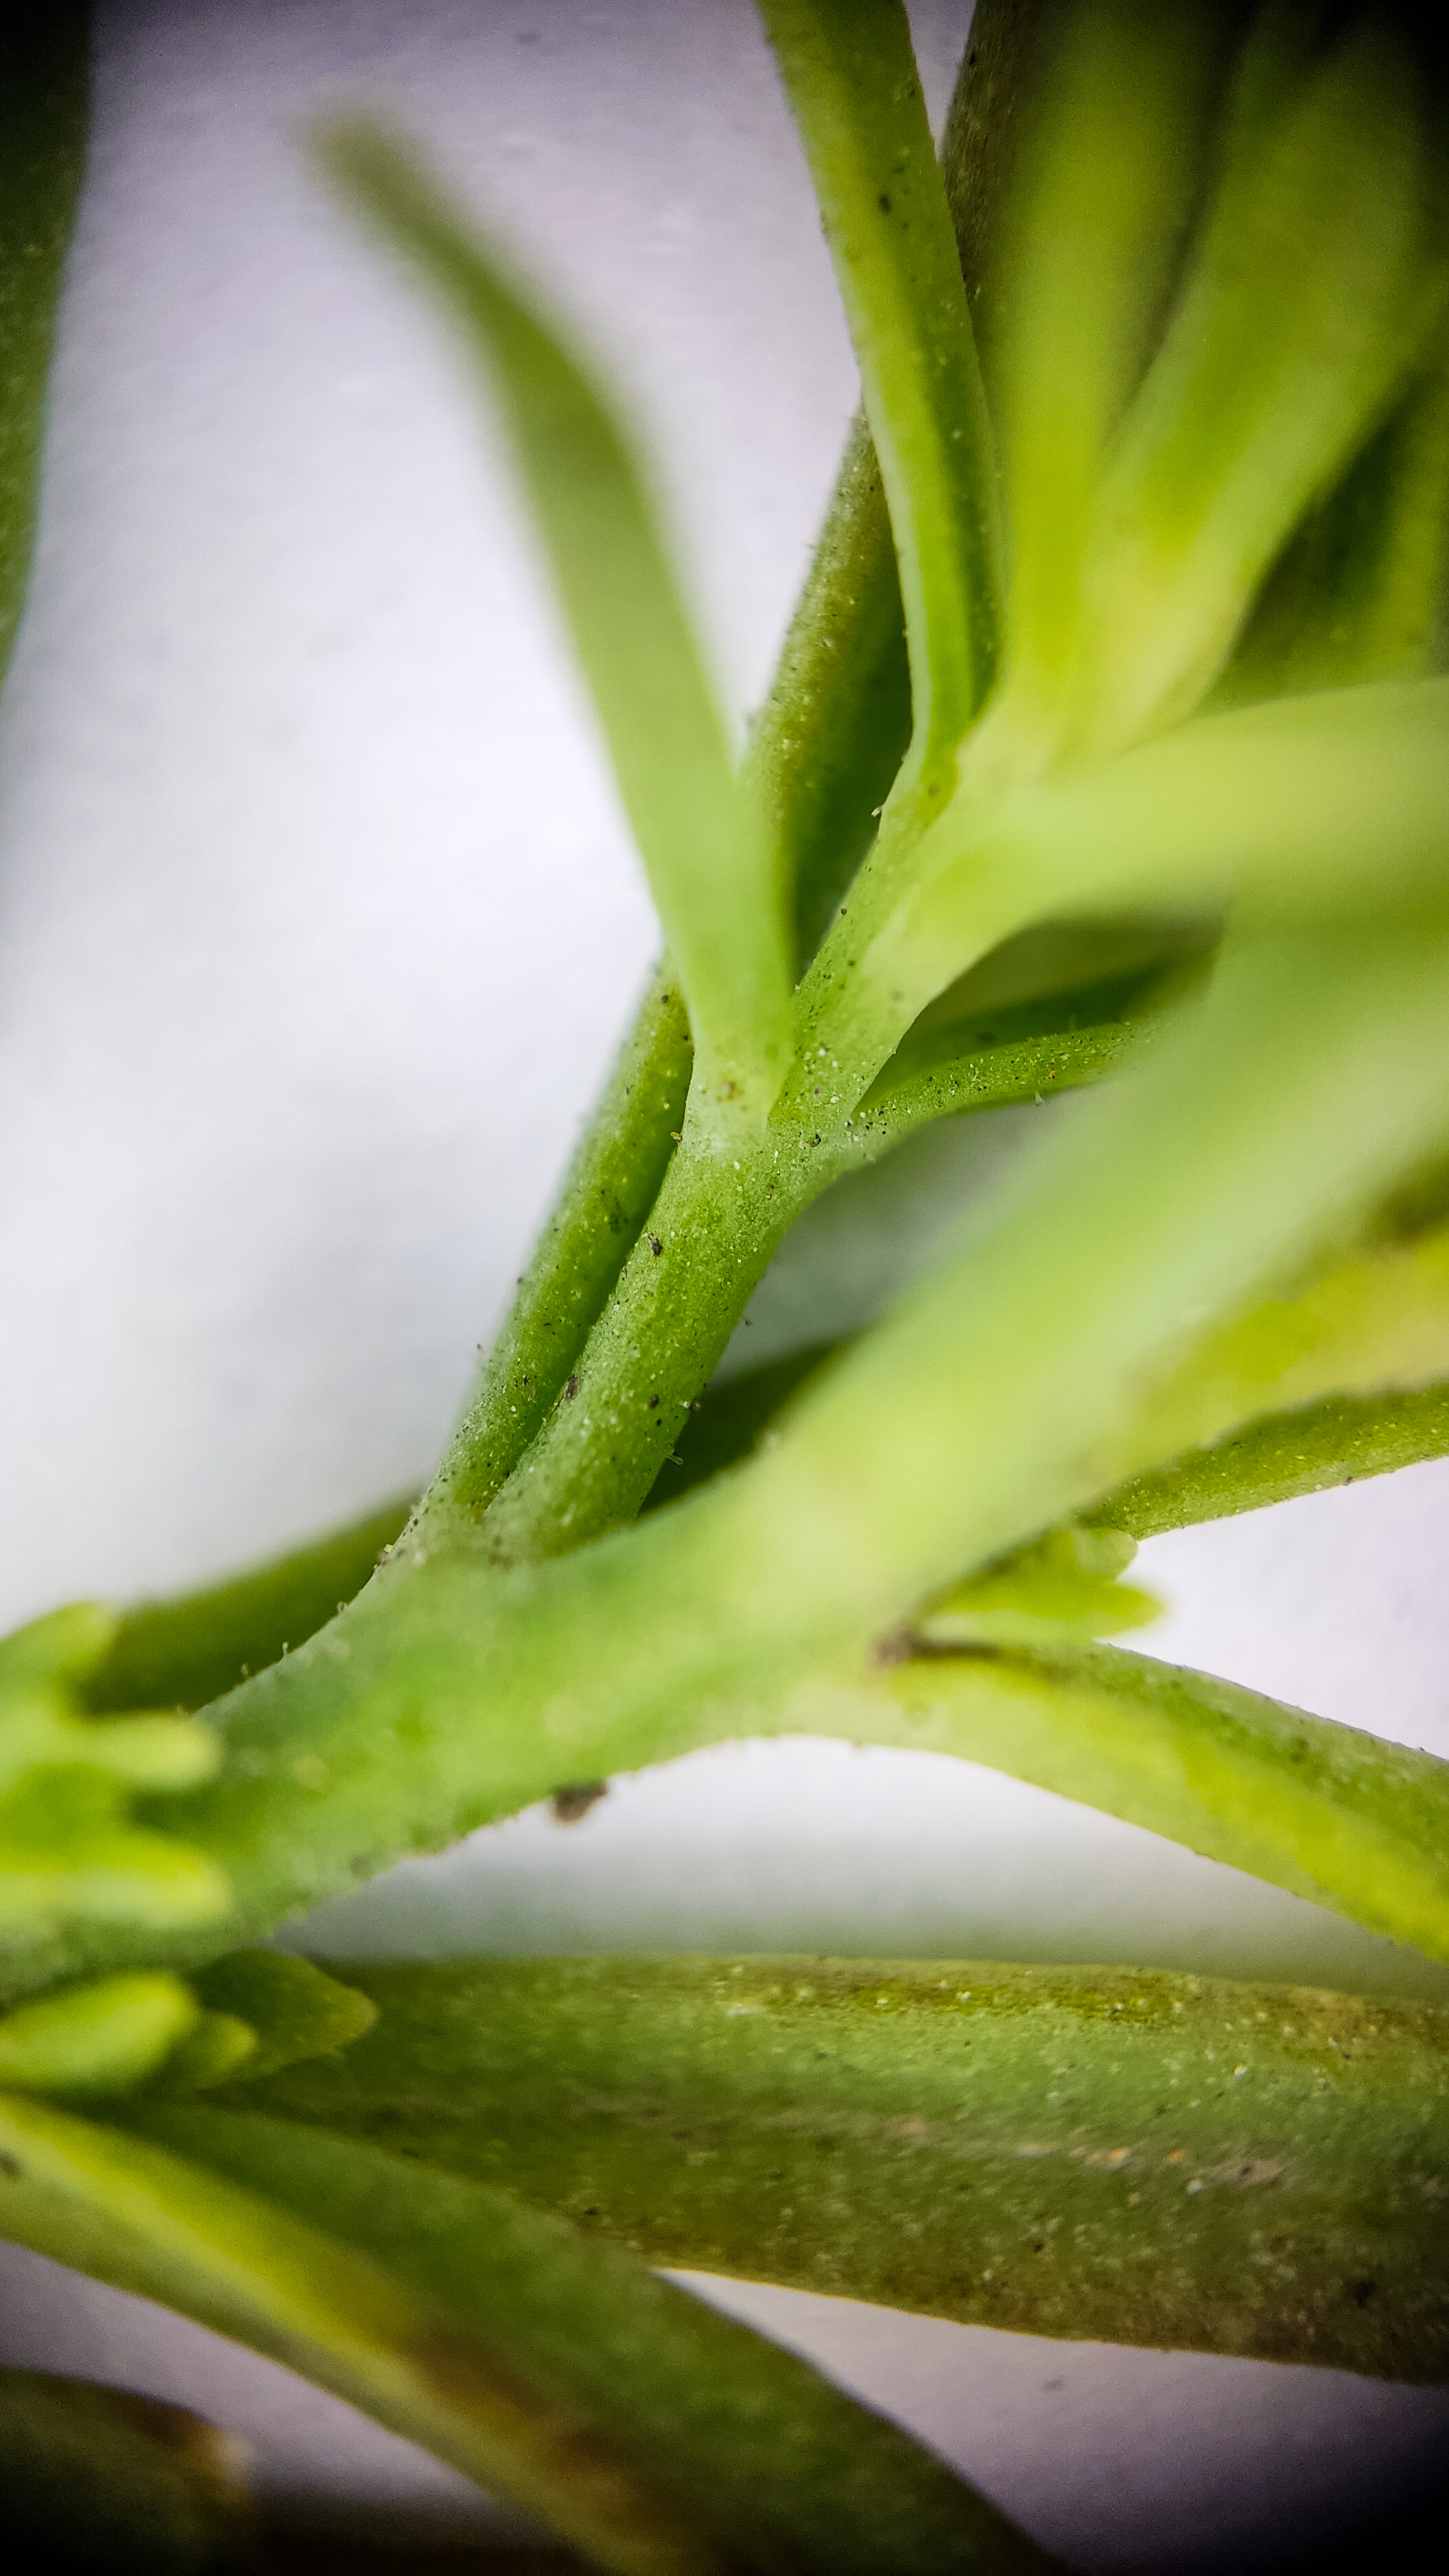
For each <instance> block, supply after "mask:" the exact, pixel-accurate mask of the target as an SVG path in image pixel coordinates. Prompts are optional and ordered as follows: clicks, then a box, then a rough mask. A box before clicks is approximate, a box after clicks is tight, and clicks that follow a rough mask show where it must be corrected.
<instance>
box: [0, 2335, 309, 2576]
mask: <svg viewBox="0 0 1449 2576" xmlns="http://www.w3.org/2000/svg"><path fill="white" fill-rule="evenodd" d="M253 2536H254V2534H253V2528H252V2525H251V2518H250V2515H249V2514H248V2512H247V2507H246V2495H245V2489H244V2486H243V2482H242V2476H241V2470H240V2466H239V2460H238V2455H237V2452H236V2449H235V2447H234V2446H233V2445H232V2444H231V2443H230V2442H229V2441H228V2440H227V2438H226V2436H225V2434H223V2433H220V2432H218V2431H217V2429H216V2427H215V2425H213V2424H208V2423H207V2422H206V2421H205V2419H204V2418H203V2417H202V2416H200V2415H193V2414H191V2413H189V2412H188V2411H187V2410H186V2409H185V2408H184V2407H180V2406H163V2405H162V2404H160V2402H159V2401H158V2400H157V2399H156V2398H154V2397H136V2396H132V2395H131V2394H130V2393H129V2392H128V2391H126V2390H123V2389H119V2388H104V2387H100V2386H98V2385H97V2384H96V2383H95V2382H94V2381H90V2380H84V2379H59V2378H54V2377H52V2376H50V2375H49V2374H48V2373H45V2372H42V2371H32V2370H6V2371H0V2541H3V2542H8V2544H9V2546H10V2548H11V2549H12V2550H13V2551H16V2552H17V2553H18V2555H17V2556H16V2557H15V2558H14V2559H13V2560H12V2562H11V2563H12V2565H14V2566H15V2567H16V2569H17V2571H19V2570H24V2571H26V2576H29V2571H30V2570H31V2569H35V2570H37V2571H40V2570H46V2571H50V2570H55V2571H57V2576H111V2571H115V2576H223V2571H224V2570H225V2571H228V2576H230V2571H237V2576H240V2571H241V2570H243V2569H248V2568H251V2567H253V2566H258V2567H259V2566H260V2564H261V2562H260V2560H254V2559H253V2557H252V2555H251V2549H250V2545H249V2544H250V2542H251V2540H252V2538H253Z"/></svg>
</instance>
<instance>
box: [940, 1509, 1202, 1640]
mask: <svg viewBox="0 0 1449 2576" xmlns="http://www.w3.org/2000/svg"><path fill="white" fill-rule="evenodd" d="M1136 1552H1137V1549H1136V1542H1135V1540H1133V1539H1131V1538H1129V1537H1128V1536H1127V1534H1126V1532H1125V1531H1123V1530H1118V1529H1112V1528H1110V1527H1108V1526H1104V1525H1099V1526H1096V1527H1093V1528H1086V1527H1083V1526H1082V1525H1080V1524H1079V1523H1077V1522H1074V1521H1068V1522H1065V1523H1064V1524H1063V1525H1062V1527H1061V1528H1059V1529H1054V1530H1048V1531H1046V1532H1045V1534H1044V1535H1043V1536H1042V1537H1041V1538H1039V1539H1033V1540H1032V1541H1031V1542H1030V1544H1029V1545H1028V1546H1026V1547H1023V1548H1018V1549H1017V1550H1016V1551H1015V1553H1014V1554H1013V1555H1011V1556H1009V1557H1003V1559H1002V1560H1001V1562H1000V1564H998V1565H994V1566H988V1567H987V1568H986V1569H985V1571H984V1572H983V1573H981V1574H977V1575H972V1576H971V1577H970V1578H969V1579H968V1581H966V1582H965V1583H956V1584H953V1585H952V1586H951V1588H950V1590H949V1591H948V1592H943V1593H939V1594H938V1595H937V1596H936V1598H935V1600H933V1601H931V1602H930V1603H928V1605H927V1608H926V1611H925V1614H924V1616H923V1617H922V1618H921V1619H920V1621H919V1622H918V1623H917V1627H918V1633H919V1634H920V1636H921V1637H922V1639H923V1640H924V1641H925V1643H926V1644H927V1645H930V1646H932V1647H936V1646H972V1645H1001V1646H1013V1645H1024V1646H1031V1645H1041V1644H1049V1643H1051V1642H1052V1641H1054V1640H1055V1639H1058V1638H1062V1637H1115V1636H1119V1635H1120V1634H1121V1633H1122V1632H1123V1630H1124V1629H1128V1628H1146V1627H1148V1626H1150V1624H1151V1622H1152V1621H1153V1620H1154V1619H1156V1618H1157V1617H1158V1616H1159V1614H1160V1612H1161V1609H1162V1603H1161V1602H1160V1601H1159V1600H1158V1599H1157V1596H1156V1594H1155V1593H1151V1592H1143V1591H1141V1590H1140V1589H1139V1588H1138V1587H1137V1586H1136V1585H1134V1584H1130V1583H1123V1582H1122V1580H1121V1577H1122V1575H1123V1574H1124V1572H1125V1571H1126V1569H1127V1567H1128V1566H1129V1565H1130V1564H1131V1562H1132V1559H1133V1557H1134V1556H1135V1554H1136Z"/></svg>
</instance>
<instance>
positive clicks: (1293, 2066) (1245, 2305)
mask: <svg viewBox="0 0 1449 2576" xmlns="http://www.w3.org/2000/svg"><path fill="white" fill-rule="evenodd" d="M350 1973H352V1974H355V1975H356V1976H357V1977H358V1979H359V1981H360V1982H361V1983H362V1984H363V1985H364V1986H365V1987H366V1989H367V1991H368V1993H369V1994H371V1995H372V1996H373V1997H374V1999H375V2000H376V2002H377V2004H378V2006H379V2017H378V2021H377V2025H376V2027H375V2029H374V2030H373V2031H371V2032H370V2033H369V2035H368V2037H367V2038H366V2039H365V2040H363V2041H361V2042H360V2043H359V2045H358V2046H357V2047H356V2048H355V2049H354V2050H352V2051H351V2052H350V2054H349V2055H348V2056H347V2057H346V2058H345V2059H343V2060H342V2061H341V2062H340V2063H339V2064H337V2065H336V2066H335V2067H323V2066H320V2065H318V2066H313V2067H298V2068H297V2069H295V2071H293V2072H292V2073H289V2074H287V2075H285V2076H280V2077H278V2078H276V2079H275V2080H274V2081H273V2082H272V2083H271V2084H270V2085H269V2086H268V2087H267V2090H266V2101H267V2106H268V2108H269V2110H271V2111H273V2112H275V2113H280V2114H281V2115H282V2116H284V2117H286V2118H289V2119H295V2120H300V2121H306V2122H316V2123H319V2124H320V2125H321V2126H322V2127H324V2128H328V2129H333V2130H340V2131H346V2132H348V2133H349V2134H351V2135H354V2136H358V2137H361V2138H368V2139H372V2140H375V2141H376V2142H377V2143H379V2144H382V2145H387V2146H390V2147H392V2148H393V2149H394V2150H395V2151H398V2152H406V2153H407V2154H409V2155H412V2156H416V2157H420V2158H423V2159H426V2160H427V2161H428V2162H430V2163H433V2164H435V2165H438V2166H440V2167H442V2168H443V2169H444V2170H447V2171H451V2172H454V2173H457V2174H461V2175H467V2176H471V2177H474V2178H476V2179H477V2180H479V2181H482V2182H487V2183H496V2182H499V2181H501V2180H503V2179H504V2178H506V2179H507V2181H508V2183H509V2185H510V2187H511V2188H512V2189H513V2190H515V2191H517V2192H518V2193H520V2194H521V2195H522V2196H523V2197H524V2198H525V2199H528V2200H530V2201H533V2202H535V2203H537V2204H538V2205H539V2206H541V2207H544V2208H550V2209H557V2210H560V2211H562V2212H565V2213H566V2214H568V2215H569V2216H571V2217H573V2218H575V2219H576V2220H581V2221H583V2222H585V2223H586V2224H587V2225H588V2226H589V2227H591V2228H594V2229H597V2230H599V2231H601V2232H602V2233H604V2234H606V2235H608V2236H611V2237H614V2238H616V2239H617V2240H618V2241H619V2242H621V2243H623V2244H626V2245H629V2246H632V2247H634V2248H635V2249H636V2250H637V2251H638V2252H639V2253H640V2254H642V2255H643V2256H644V2258H645V2259H646V2260H647V2261H649V2262H653V2263H667V2264H689V2265H695V2266H698V2267H699V2268H700V2269H701V2270H704V2271H709V2272H719V2273H724V2274H733V2275H735V2276H737V2277H744V2278H746V2279H749V2280H771V2281H784V2282H787V2283H790V2284H792V2285H793V2286H795V2287H798V2288H801V2289H812V2290H824V2291H830V2292H833V2293H835V2294H836V2295H843V2296H846V2297H853V2298H866V2299H878V2300H881V2301H882V2302H884V2303H886V2304H888V2305H890V2306H892V2307H897V2308H914V2309H919V2310H924V2311H926V2312H927V2313H930V2314H934V2315H937V2316H948V2317H959V2318H962V2319H965V2320H966V2321H968V2322H970V2323H972V2324H978V2325H994V2326H1002V2327H1007V2328H1010V2329H1011V2330H1012V2331H1014V2332H1016V2333H1026V2334H1040V2335H1067V2336H1071V2337H1074V2338H1076V2337H1081V2336H1087V2337H1090V2338H1094V2339H1100V2340H1101V2341H1103V2342H1110V2343H1131V2344H1139V2345H1140V2344H1148V2345H1157V2346H1165V2347H1167V2348H1168V2349H1173V2350H1181V2349H1183V2348H1187V2349H1194V2350H1198V2351H1208V2352H1229V2353H1249V2354H1255V2355H1257V2356H1258V2357H1260V2358H1262V2359H1265V2360H1274V2361H1295V2362H1304V2361H1316V2362H1318V2363H1320V2364H1321V2365H1323V2366H1325V2367H1328V2368H1333V2369H1340V2370H1354V2371H1360V2372H1365V2373H1370V2374H1372V2375H1374V2376H1377V2377H1381V2378H1386V2379H1405V2380H1427V2381H1431V2382H1441V2381H1444V2380H1446V2379H1449V2247H1446V2242H1445V2232H1444V2226H1443V2219H1442V2194H1443V2192H1444V2189H1445V2187H1446V2184H1449V2013H1445V2012H1443V2011H1439V2010H1436V2009H1434V2008H1433V2007H1431V2006H1425V2005H1414V2004H1383V2003H1368V2002H1364V2001H1363V2000H1361V1999H1360V1998H1358V1997H1348V1996H1343V1995H1329V1994H1320V1993H1309V1992H1305V1991H1304V1990H1303V1989H1302V1988H1293V1987H1284V1986H1264V1985H1237V1984H1230V1983H1227V1982H1225V1981H1223V1980H1221V1979H1217V1978H1206V1977H1189V1976H1172V1975H1164V1974H1161V1973H1158V1972H1154V1971H1152V1970H1141V1969H1134V1968H1110V1967H1108V1968H1103V1967H1088V1968H1082V1967H1016V1966H1013V1967H1008V1966H1004V1965H1003V1964H1002V1963H1001V1962H1000V1961H998V1960H990V1961H981V1960H975V1961H970V1962H963V1961H959V1960H956V1961H952V1960H937V1961H902V1960H899V1959H893V1960H888V1961H879V1960H870V1959H845V1960H839V1959H813V1958H812V1959H768V1958H752V1959H743V1960H739V1961H735V1962H730V1961H728V1960H723V1959H718V1960H716V1959H709V1960H701V1959H487V1960H450V1961H447V1962H439V1963H437V1964H430V1965H427V1966H418V1967H379V1966H375V1965H367V1966H362V1967H358V1968H356V1969H354V1970H352V1971H350ZM1265 2254H1266V2255H1267V2256H1268V2258H1269V2259H1267V2260H1265V2259H1264V2256H1265Z"/></svg>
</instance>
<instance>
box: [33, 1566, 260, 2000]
mask: <svg viewBox="0 0 1449 2576" xmlns="http://www.w3.org/2000/svg"><path fill="white" fill-rule="evenodd" d="M115 1626H116V1622H115V1618H114V1615H113V1614H112V1613H111V1612H110V1611H108V1610H105V1609H103V1608H101V1607H99V1606H98V1605H97V1604H95V1603H93V1602H78V1603H75V1604H72V1605H71V1606H70V1607H69V1608H67V1609H63V1610H56V1611H53V1612H51V1614H50V1615H49V1617H48V1618H44V1619H37V1620H35V1621H33V1622H32V1623H31V1625H30V1626H29V1627H27V1628H22V1629H20V1630H18V1631H17V1632H16V1634H15V1635H14V1636H11V1637H7V1638H5V1639H3V1640H0V1938H3V1939H4V1940H5V1941H6V1942H7V1943H10V1944H13V1945H14V1946H15V1947H16V1948H18V1949H20V1950H22V1951H27V1952H29V1953H30V1954H31V1958H30V1962H29V1964H30V1965H31V1966H32V1968H33V1967H34V1965H35V1964H36V1960H37V1958H38V1959H39V1961H40V1963H41V1964H42V1966H43V1963H44V1957H45V1954H46V1951H47V1947H48V1946H49V1945H52V1944H54V1942H55V1941H56V1940H57V1938H58V1937H59V1936H60V1934H61V1932H62V1930H63V1927H64V1926H65V1925H67V1924H69V1923H76V1922H82V1921H88V1922H94V1923H121V1922H126V1921H133V1922H136V1923H141V1924H145V1925H148V1926H150V1927H153V1928H155V1929H158V1930H159V1929H163V1928H169V1927H171V1926H173V1925H178V1924H187V1923H204V1922H211V1921H214V1920H215V1919H216V1917H217V1916H218V1915H220V1914H222V1913H224V1912H225V1910H226V1906H227V1902H228V1898H229V1889H228V1886H227V1882H226V1880H225V1878H224V1877H223V1875H222V1873H221V1872H220V1871H219V1870H218V1869H217V1867H216V1865H215V1863H214V1862H212V1861H211V1860H209V1859H208V1858H206V1857H205V1856H204V1855H203V1854H202V1853H200V1852H199V1851H197V1850H196V1849H195V1848H194V1847H192V1846H190V1845H188V1844H186V1843H184V1842H182V1841H180V1840H178V1839H177V1838H176V1837H174V1836H172V1835H169V1834H163V1833H158V1832H155V1831H153V1830H152V1829H151V1828H150V1827H149V1826H146V1825H142V1824H139V1823H135V1822H133V1821H132V1814H131V1810H132V1804H133V1800H134V1798H135V1796H136V1795H137V1794H138V1793H141V1792H145V1793H148V1794H149V1795H151V1796H152V1797H156V1796H163V1795H164V1796H172V1797H174V1796H177V1795H179V1794H180V1793H182V1792H184V1791H186V1790H188V1789H195V1788H197V1787H198V1786H199V1785H200V1784H201V1783H202V1782H203V1781H206V1780H209V1779H211V1778H212V1777H213V1776H214V1775H215V1773H216V1770H217V1768H218V1765H219V1763H220V1759H221V1747H220V1745H219V1744H218V1743H217V1740H216V1738H215V1736H214V1735H212V1734H211V1732H210V1731H209V1729H208V1728H206V1727H204V1726H201V1725H199V1724H198V1723H197V1722H196V1721H195V1720H194V1719H192V1718H186V1717H174V1716H167V1715H146V1716H132V1717H122V1718H116V1719H113V1720H110V1721H107V1720H105V1719H101V1718H93V1717H88V1716H86V1715H84V1714H83V1712H82V1708H81V1705H80V1697H79V1694H80V1692H81V1690H82V1688H83V1687H84V1684H85V1681H86V1679H87V1678H88V1676H89V1675H90V1674H91V1673H92V1672H93V1671H94V1669H95V1667H96V1664H97V1663H98V1661H99V1660H100V1658H101V1657H102V1656H103V1655H104V1653H105V1652H106V1650H107V1648H108V1646H109V1644H110V1642H111V1639H112V1637H113V1635H114V1632H115Z"/></svg>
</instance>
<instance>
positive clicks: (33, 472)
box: [0, 0, 91, 679]
mask: <svg viewBox="0 0 1449 2576" xmlns="http://www.w3.org/2000/svg"><path fill="white" fill-rule="evenodd" d="M90 45H91V13H90V9H89V7H88V6H87V5H85V0H47V5H46V6H45V7H44V8H43V9H17V8H13V7H12V8H7V9H6V10H5V12H4V16H3V20H0V679H3V677H4V674H5V669H6V666H7V664H8V662H9V659H10V653H11V649H12V647H13V645H14V641H15V631H16V628H17V626H18V625H19V623H20V612H21V609H22V608H23V606H24V604H25V592H26V586H27V583H28V581H29V577H30V559H31V550H32V546H33V543H34V536H35V514H36V503H37V499H38V496H39V490H40V445H41V426H42V420H43V416H44V409H45V388H46V380H47V377H48V375H49V372H50V357H51V349H52V345H53V342H54V337H55V314H56V306H57V303H58V300H59V296H60V288H61V278H62V273H63V270H64V266H65V255H66V249H67V245H68V244H69V241H70V233H71V226H72V223H73V222H74V219H75V210H76V204H77V200H78V199H79V196H80V186H81V176H82V173H83V171H84V168H85V152H86V129H87V124H88V121H89V112H90Z"/></svg>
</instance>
